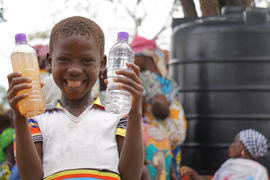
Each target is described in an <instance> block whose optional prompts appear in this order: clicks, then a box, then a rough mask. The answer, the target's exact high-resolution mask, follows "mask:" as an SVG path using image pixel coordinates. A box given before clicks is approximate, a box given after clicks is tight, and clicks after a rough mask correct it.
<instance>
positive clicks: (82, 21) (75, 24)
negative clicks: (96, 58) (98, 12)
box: [49, 16, 105, 57]
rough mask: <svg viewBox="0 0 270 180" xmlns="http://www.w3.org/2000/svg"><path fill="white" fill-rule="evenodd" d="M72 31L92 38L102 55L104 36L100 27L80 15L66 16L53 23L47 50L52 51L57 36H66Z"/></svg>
mask: <svg viewBox="0 0 270 180" xmlns="http://www.w3.org/2000/svg"><path fill="white" fill-rule="evenodd" d="M74 33H76V35H78V34H80V35H81V36H85V37H87V38H89V39H94V40H95V42H96V43H97V44H98V46H99V49H100V53H101V57H102V56H103V54H104V46H105V37H104V33H103V31H102V29H101V28H100V26H99V25H98V24H97V23H95V22H94V21H92V20H91V19H88V18H85V17H82V16H72V17H68V18H65V19H63V20H61V21H59V22H58V23H57V24H55V26H54V27H53V29H52V31H51V35H50V42H49V52H50V53H52V51H53V45H54V44H55V43H57V42H58V40H59V37H60V38H63V37H68V36H71V35H72V34H74Z"/></svg>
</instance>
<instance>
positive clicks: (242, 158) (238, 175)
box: [180, 129, 268, 180]
mask: <svg viewBox="0 0 270 180" xmlns="http://www.w3.org/2000/svg"><path fill="white" fill-rule="evenodd" d="M266 151H267V139H266V138H265V136H264V135H262V134H261V133H259V132H257V131H255V130H253V129H246V130H242V131H240V133H239V134H237V135H236V137H235V140H234V142H233V143H232V144H231V146H230V148H229V156H230V159H228V160H227V161H226V162H224V163H223V164H222V165H221V167H220V168H219V169H218V171H217V172H216V173H215V175H214V177H213V179H212V180H268V174H267V170H266V168H265V167H264V166H262V165H261V164H259V163H258V162H256V161H254V159H257V158H259V157H262V156H263V155H264V154H265V153H266ZM180 173H181V175H182V176H190V177H191V178H192V179H193V180H203V178H202V177H200V175H199V174H198V173H197V172H196V171H195V170H194V169H192V168H190V167H188V166H182V167H181V169H180Z"/></svg>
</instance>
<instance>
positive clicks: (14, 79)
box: [7, 76, 32, 93]
mask: <svg viewBox="0 0 270 180" xmlns="http://www.w3.org/2000/svg"><path fill="white" fill-rule="evenodd" d="M9 81H10V82H9V88H8V90H7V92H8V93H9V92H10V91H11V90H12V89H13V87H14V86H16V85H19V84H23V83H31V82H32V80H31V79H30V78H27V77H23V76H21V77H20V76H15V77H12V79H11V80H9Z"/></svg>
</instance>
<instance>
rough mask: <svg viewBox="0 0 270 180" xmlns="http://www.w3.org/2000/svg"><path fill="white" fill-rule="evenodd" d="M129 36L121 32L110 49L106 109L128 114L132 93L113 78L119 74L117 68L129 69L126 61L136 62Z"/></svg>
mask: <svg viewBox="0 0 270 180" xmlns="http://www.w3.org/2000/svg"><path fill="white" fill-rule="evenodd" d="M128 38H129V34H128V33H127V32H119V33H118V37H117V43H116V44H114V45H113V47H112V48H111V49H110V51H109V59H108V63H107V78H108V85H107V89H106V96H105V110H106V112H109V113H112V114H127V113H129V111H130V107H131V98H132V97H131V94H130V93H129V92H127V91H125V90H120V89H118V86H117V83H115V82H113V80H112V79H113V78H115V77H117V76H118V75H116V74H115V70H120V69H129V68H128V67H127V66H126V64H125V63H126V62H131V63H134V51H133V49H132V48H131V47H130V45H129V44H128Z"/></svg>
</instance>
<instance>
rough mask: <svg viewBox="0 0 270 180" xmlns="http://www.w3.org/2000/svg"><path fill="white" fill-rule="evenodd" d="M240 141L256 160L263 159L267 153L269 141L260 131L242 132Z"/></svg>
mask: <svg viewBox="0 0 270 180" xmlns="http://www.w3.org/2000/svg"><path fill="white" fill-rule="evenodd" d="M239 139H240V141H241V142H242V144H243V145H244V146H245V147H246V148H247V150H248V152H249V154H250V155H251V156H252V158H254V159H257V158H259V157H262V156H263V155H264V154H265V153H266V151H267V139H266V138H265V136H264V135H263V134H261V133H259V132H258V131H255V130H253V129H246V130H242V131H240V133H239Z"/></svg>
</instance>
